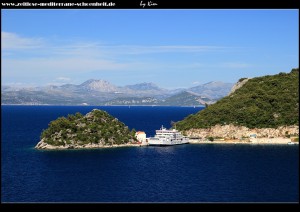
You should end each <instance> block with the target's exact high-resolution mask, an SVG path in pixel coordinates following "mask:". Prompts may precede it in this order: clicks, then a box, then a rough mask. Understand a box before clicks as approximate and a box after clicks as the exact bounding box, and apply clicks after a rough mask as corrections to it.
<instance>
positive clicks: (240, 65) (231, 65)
mask: <svg viewBox="0 0 300 212" xmlns="http://www.w3.org/2000/svg"><path fill="white" fill-rule="evenodd" d="M221 66H222V67H224V68H248V67H250V66H251V65H250V64H248V63H241V62H230V63H223V64H221Z"/></svg>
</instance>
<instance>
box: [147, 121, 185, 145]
mask: <svg viewBox="0 0 300 212" xmlns="http://www.w3.org/2000/svg"><path fill="white" fill-rule="evenodd" d="M155 132H156V135H155V136H154V137H150V138H148V139H147V140H148V145H150V146H170V145H178V144H187V143H189V139H188V138H187V137H185V136H183V135H182V134H181V133H180V132H178V130H176V129H172V130H167V129H166V128H164V127H163V126H161V128H160V130H156V131H155Z"/></svg>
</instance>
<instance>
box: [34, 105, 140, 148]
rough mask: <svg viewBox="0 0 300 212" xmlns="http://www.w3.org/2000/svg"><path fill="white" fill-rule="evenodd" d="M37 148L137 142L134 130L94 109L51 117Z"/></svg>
mask: <svg viewBox="0 0 300 212" xmlns="http://www.w3.org/2000/svg"><path fill="white" fill-rule="evenodd" d="M40 138H41V140H40V142H38V144H37V145H36V146H35V148H36V149H84V148H85V149H90V148H103V147H116V146H131V145H132V146H134V145H136V144H135V143H136V141H137V140H136V138H135V130H131V131H130V130H129V128H128V127H127V126H126V125H125V124H124V123H122V122H121V121H119V120H118V119H117V118H115V117H113V116H111V115H110V114H108V113H107V112H105V111H102V110H98V109H93V110H92V111H91V112H89V113H87V114H86V115H82V114H80V113H76V114H75V115H68V116H67V117H59V118H58V119H56V120H54V121H51V122H50V123H49V127H48V128H47V129H45V130H43V132H42V133H41V137H40Z"/></svg>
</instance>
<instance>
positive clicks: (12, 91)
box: [1, 79, 234, 106]
mask: <svg viewBox="0 0 300 212" xmlns="http://www.w3.org/2000/svg"><path fill="white" fill-rule="evenodd" d="M233 85H234V84H233V83H224V82H209V83H206V84H202V85H198V86H195V87H191V88H188V89H175V90H168V89H164V88H160V87H158V86H157V85H155V84H154V83H146V82H144V83H140V84H135V85H126V86H116V85H113V84H111V83H110V82H108V81H105V80H95V79H90V80H87V81H85V82H83V83H82V84H79V85H74V84H64V85H61V86H54V85H51V86H44V87H32V88H17V87H13V86H2V87H1V96H2V98H1V104H2V105H5V104H6V105H7V104H18V105H170V106H200V105H205V104H212V103H214V102H216V101H217V100H218V99H220V98H222V97H224V96H226V95H227V94H228V93H229V92H230V90H231V88H232V86H233Z"/></svg>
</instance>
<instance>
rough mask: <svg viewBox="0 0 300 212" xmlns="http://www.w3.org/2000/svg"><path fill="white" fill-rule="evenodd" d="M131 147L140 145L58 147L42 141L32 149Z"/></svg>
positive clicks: (70, 145)
mask: <svg viewBox="0 0 300 212" xmlns="http://www.w3.org/2000/svg"><path fill="white" fill-rule="evenodd" d="M132 146H142V145H141V144H133V143H127V144H119V145H117V144H114V145H103V144H94V143H93V144H84V145H79V144H65V145H60V146H54V145H51V144H47V143H45V142H44V141H43V140H41V141H40V142H38V144H37V145H36V146H35V147H34V148H35V149H45V150H46V149H49V150H64V149H100V148H114V147H132Z"/></svg>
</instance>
